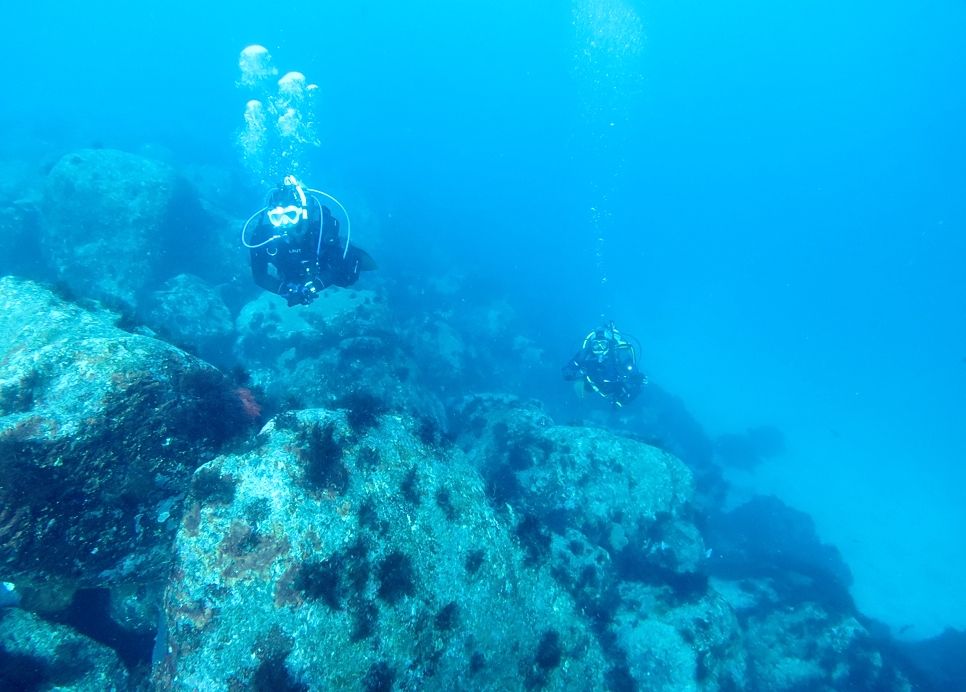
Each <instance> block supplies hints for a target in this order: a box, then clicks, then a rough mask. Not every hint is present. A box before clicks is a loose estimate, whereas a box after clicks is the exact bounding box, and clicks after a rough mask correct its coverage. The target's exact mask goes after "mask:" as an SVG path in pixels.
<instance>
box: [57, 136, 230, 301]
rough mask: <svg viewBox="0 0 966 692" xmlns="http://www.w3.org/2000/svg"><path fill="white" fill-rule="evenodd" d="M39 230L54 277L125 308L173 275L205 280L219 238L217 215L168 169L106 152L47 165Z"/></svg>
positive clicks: (87, 152) (81, 154)
mask: <svg viewBox="0 0 966 692" xmlns="http://www.w3.org/2000/svg"><path fill="white" fill-rule="evenodd" d="M41 232H42V235H41V242H42V246H43V248H44V251H45V253H46V255H47V258H48V261H49V262H50V263H51V264H52V265H53V267H54V270H55V272H56V275H57V276H58V278H60V279H61V280H63V281H65V282H66V283H68V284H69V285H71V286H72V287H73V289H74V290H75V291H77V292H78V293H80V294H83V295H87V296H93V297H96V298H106V297H112V298H114V299H120V300H123V301H125V302H127V303H129V304H132V305H134V304H137V302H138V299H139V298H140V297H141V296H142V294H143V293H144V292H145V291H146V290H150V289H151V288H153V287H156V286H158V285H160V283H162V282H163V281H164V280H166V279H168V278H170V277H172V276H174V275H176V274H181V273H185V272H193V273H196V274H199V275H201V276H204V277H205V278H211V277H210V276H209V275H210V273H211V269H212V267H213V266H214V265H216V264H217V260H218V256H219V255H220V254H221V253H220V250H221V246H220V243H218V242H217V240H218V237H219V236H221V235H225V233H224V219H222V218H221V217H220V216H218V215H216V214H212V213H210V212H209V211H208V210H206V209H205V207H204V206H203V205H202V203H201V201H200V200H199V199H198V195H197V193H196V192H195V190H194V188H193V187H192V186H191V185H190V184H189V183H188V181H187V180H186V179H185V178H184V177H182V176H181V175H180V174H178V173H177V172H175V170H174V169H172V168H170V167H169V166H167V165H165V164H163V163H160V162H157V161H152V160H150V159H145V158H141V157H139V156H135V155H133V154H127V153H124V152H120V151H113V150H110V149H89V150H81V151H77V152H74V153H72V154H68V155H67V156H65V157H64V158H62V159H61V160H60V161H59V162H58V163H57V165H55V166H54V167H53V169H52V170H51V172H50V175H49V176H48V178H47V184H46V189H45V191H44V202H43V224H42V227H41ZM232 235H234V234H232Z"/></svg>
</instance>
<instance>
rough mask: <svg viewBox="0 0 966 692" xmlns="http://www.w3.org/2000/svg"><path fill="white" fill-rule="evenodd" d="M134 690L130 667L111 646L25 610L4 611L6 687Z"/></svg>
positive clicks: (0, 656)
mask: <svg viewBox="0 0 966 692" xmlns="http://www.w3.org/2000/svg"><path fill="white" fill-rule="evenodd" d="M128 689H129V687H128V675H127V671H126V670H125V669H124V666H123V665H122V664H121V661H120V660H119V659H118V657H117V655H116V654H115V653H114V652H113V651H112V650H111V649H109V648H107V647H106V646H104V645H102V644H98V643H96V642H94V641H91V640H90V639H88V638H87V637H85V636H83V635H81V634H78V633H77V632H75V631H74V630H72V629H71V628H70V627H66V626H64V625H57V624H54V623H51V622H47V621H45V620H41V619H40V618H38V617H37V616H36V615H32V614H30V613H27V612H25V611H22V610H17V609H12V610H4V611H0V690H11V691H14V690H17V691H19V690H58V691H62V692H126V690H128Z"/></svg>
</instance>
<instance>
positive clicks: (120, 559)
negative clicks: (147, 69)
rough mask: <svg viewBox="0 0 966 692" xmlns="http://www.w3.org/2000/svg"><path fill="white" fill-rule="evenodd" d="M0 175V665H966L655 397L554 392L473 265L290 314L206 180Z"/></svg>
mask: <svg viewBox="0 0 966 692" xmlns="http://www.w3.org/2000/svg"><path fill="white" fill-rule="evenodd" d="M0 178H2V179H0V243H2V252H0V276H3V277H4V278H2V279H0V306H2V309H0V581H2V582H4V583H5V584H6V585H5V586H4V587H3V588H2V589H0V692H6V691H8V690H38V691H39V690H65V691H66V690H72V691H78V692H79V691H81V690H84V691H87V690H90V691H95V690H96V691H107V690H159V691H168V690H179V691H184V692H188V691H190V690H201V691H205V692H207V691H212V692H214V691H223V692H235V691H238V690H359V691H365V692H377V691H382V690H386V691H388V690H445V691H456V690H494V691H495V690H588V691H590V690H615V691H624V690H641V691H642V692H643V691H652V690H653V691H667V692H670V691H672V690H674V691H681V690H701V691H706V692H715V691H719V690H720V691H722V692H725V691H729V692H730V691H739V690H746V691H752V690H756V691H757V690H761V691H765V690H772V691H776V692H777V691H789V692H791V691H795V692H799V691H805V690H809V691H811V690H815V691H819V690H882V691H886V690H890V691H891V690H912V689H923V690H926V689H961V688H962V687H961V678H960V679H956V678H955V677H954V676H955V675H957V674H958V673H957V672H956V671H955V670H953V669H951V668H950V667H949V666H948V664H947V663H941V662H938V663H937V661H939V660H940V658H941V657H938V656H937V655H936V654H935V652H936V650H937V649H935V648H933V649H928V650H926V649H915V648H914V647H906V648H902V647H901V646H900V645H898V644H897V643H896V642H894V641H893V640H891V639H890V638H889V636H888V633H886V632H884V631H883V628H882V627H880V626H878V625H877V624H876V623H875V622H872V621H870V620H869V619H867V618H865V617H863V616H862V614H861V613H859V612H858V611H857V610H856V608H855V606H854V604H853V602H852V599H851V598H850V596H849V579H850V578H849V572H848V569H847V567H846V566H845V565H844V564H843V563H842V561H841V558H840V556H839V555H838V552H837V551H836V550H835V549H834V548H831V547H829V546H825V545H822V544H821V543H820V542H819V541H818V539H817V538H816V536H815V531H814V527H813V525H812V523H811V520H810V519H809V518H808V517H807V516H805V515H803V514H801V513H800V512H797V511H795V510H793V509H791V508H789V507H787V506H785V505H784V504H782V503H781V502H780V501H778V500H777V499H775V498H769V497H759V498H755V499H754V500H752V501H751V502H748V503H747V504H745V505H743V506H741V507H739V508H737V509H735V510H733V511H730V512H726V511H724V507H723V505H724V498H725V495H726V491H727V488H726V484H725V482H724V481H723V480H722V476H721V472H720V469H719V468H718V467H717V466H716V464H715V456H714V445H713V443H712V442H711V441H710V440H709V439H708V438H707V437H705V436H704V434H703V432H702V431H701V427H700V425H699V424H698V423H697V422H696V421H694V419H693V418H691V416H690V415H689V414H688V413H687V410H686V408H685V407H684V404H683V403H682V402H681V401H680V400H679V399H677V398H676V397H674V396H673V395H671V394H669V393H667V392H665V391H663V390H662V389H661V388H660V387H659V386H657V385H653V384H652V385H649V386H648V388H647V390H646V392H645V394H644V395H642V397H641V398H640V399H639V400H638V401H637V402H635V403H634V404H633V405H632V406H630V407H628V408H627V409H626V410H625V411H624V412H622V413H621V414H620V416H614V415H611V414H605V413H587V414H586V415H585V416H584V417H582V418H581V419H580V420H570V421H567V424H566V425H564V424H561V423H562V421H559V420H558V421H555V420H552V418H551V411H550V408H551V407H548V406H546V405H545V404H542V403H541V401H539V400H537V399H536V398H533V395H534V393H540V395H541V396H546V394H545V393H546V392H549V391H552V388H551V387H549V386H547V385H546V384H545V383H548V382H552V383H553V385H554V386H557V387H558V388H560V387H563V385H561V384H560V382H559V371H558V366H559V365H560V364H559V363H551V362H549V360H548V359H547V357H546V356H545V354H544V353H543V351H542V350H541V349H540V347H539V345H538V343H537V342H536V341H535V340H534V338H533V336H532V335H530V334H528V333H527V330H526V328H525V325H522V324H521V323H520V322H521V321H520V320H519V319H518V318H517V316H516V313H515V312H514V308H513V306H512V305H510V304H508V303H507V302H506V301H504V300H502V299H498V298H494V297H492V296H490V295H488V294H485V293H481V292H478V291H474V290H473V286H474V285H473V282H472V279H471V278H467V277H465V276H461V275H459V274H456V273H452V274H450V275H447V276H437V277H435V278H434V280H432V281H430V280H427V278H426V277H424V276H423V277H419V276H415V275H409V276H406V275H405V273H404V272H400V271H397V272H396V273H395V274H390V273H388V272H382V273H380V272H374V273H371V274H367V275H365V276H364V277H363V279H362V281H361V282H360V283H359V284H358V285H357V287H354V288H352V289H337V288H333V289H328V290H326V291H325V292H324V293H323V294H322V296H321V297H320V298H319V299H318V300H316V301H315V303H314V304H313V305H311V306H309V307H304V308H302V307H300V308H296V309H288V308H287V307H286V306H285V303H284V301H282V300H281V299H280V298H278V297H277V296H272V295H269V294H265V293H261V292H260V291H259V289H257V288H255V287H254V286H253V285H252V283H251V278H250V273H249V268H248V257H247V254H246V252H247V251H245V250H244V249H243V248H241V247H240V244H239V242H238V236H239V232H238V231H239V229H240V228H241V225H242V223H243V221H244V219H239V218H237V216H239V215H240V213H239V210H238V209H237V208H234V207H233V205H237V198H233V192H232V190H233V187H232V186H233V183H232V178H231V176H230V175H229V174H226V173H224V172H220V171H216V170H214V169H191V170H188V169H185V170H181V171H178V170H175V169H173V168H171V167H170V166H167V165H165V164H162V163H158V162H156V161H152V160H148V159H145V158H142V157H138V156H135V155H132V154H128V153H122V152H117V151H111V150H104V149H96V150H83V151H76V152H72V153H69V154H67V155H66V156H63V157H58V158H56V159H52V160H50V161H48V163H47V165H41V163H40V162H36V161H26V162H25V161H5V162H4V163H3V165H2V167H0ZM232 199H235V201H234V202H231V201H230V200H232ZM367 249H370V250H371V251H372V252H373V254H375V255H376V257H377V260H378V249H379V248H378V244H377V245H376V247H370V248H367ZM457 307H458V308H459V309H456V308H457ZM591 326H593V325H591ZM536 383H544V384H540V385H538V384H536ZM586 410H588V411H590V410H591V409H590V408H588V409H586ZM604 410H606V409H605V408H602V411H604ZM732 442H735V441H734V440H732ZM737 442H739V443H740V440H738V441H737ZM739 447H740V444H739ZM951 636H952V635H951ZM947 639H948V638H947ZM946 643H948V641H947V642H946ZM930 656H932V657H933V658H930ZM960 672H962V671H960ZM957 685H960V686H959V687H957Z"/></svg>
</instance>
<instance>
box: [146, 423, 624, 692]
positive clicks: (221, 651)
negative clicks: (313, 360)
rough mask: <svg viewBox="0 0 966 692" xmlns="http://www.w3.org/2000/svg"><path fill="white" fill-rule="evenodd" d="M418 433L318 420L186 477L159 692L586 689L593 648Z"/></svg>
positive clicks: (441, 454)
mask: <svg viewBox="0 0 966 692" xmlns="http://www.w3.org/2000/svg"><path fill="white" fill-rule="evenodd" d="M418 427H419V423H418V421H416V420H414V419H412V418H411V417H408V416H394V415H383V416H381V417H378V418H376V419H372V420H366V421H362V420H358V419H355V418H353V417H352V416H351V415H348V416H347V415H346V414H345V413H343V412H331V411H326V410H321V409H315V410H307V411H300V412H298V413H287V414H283V415H282V416H279V417H277V418H276V419H274V420H273V421H272V422H270V423H269V424H268V425H267V426H266V428H265V429H264V430H263V431H262V433H261V434H260V435H259V437H258V443H259V446H258V447H257V449H253V450H252V451H251V452H248V453H245V454H240V455H229V456H223V457H219V458H217V459H215V460H213V461H211V462H209V463H208V464H206V465H205V466H203V467H201V468H200V469H199V470H198V471H197V472H196V473H195V476H194V480H193V485H192V492H191V496H190V499H189V502H190V510H189V511H188V512H187V514H186V516H185V519H184V522H183V524H182V527H181V530H180V532H179V535H178V542H177V552H178V557H177V565H176V567H175V569H174V572H173V576H172V580H171V583H170V586H169V588H168V591H167V596H166V613H167V617H166V637H167V646H166V655H165V658H164V661H163V662H162V663H161V665H160V666H158V667H157V668H156V669H155V683H156V684H157V686H158V689H160V690H185V691H187V690H196V689H210V690H230V689H288V690H307V689H318V690H329V689H353V690H389V689H420V690H455V689H461V690H494V691H495V690H521V691H522V690H532V689H545V690H588V691H589V690H598V689H603V688H604V676H605V671H606V669H607V666H606V664H605V659H604V656H603V653H602V650H601V647H600V645H599V644H598V642H597V640H596V637H595V636H594V634H593V632H592V631H591V629H590V627H589V626H588V624H587V623H586V622H585V621H584V620H583V619H582V618H581V617H580V616H579V615H578V613H577V611H576V609H575V606H574V603H573V600H572V599H571V598H570V596H569V595H568V594H567V592H566V591H565V590H564V589H563V588H562V587H561V586H560V585H559V584H558V583H556V582H555V580H554V579H553V577H552V576H551V575H550V572H549V570H548V569H547V568H546V566H543V565H536V564H533V563H532V562H531V561H530V560H529V557H528V553H527V550H526V549H525V547H524V546H523V545H522V541H521V540H520V538H519V537H518V536H515V535H514V534H513V533H512V532H511V531H510V530H508V527H507V524H505V523H502V522H501V521H500V520H499V519H498V518H497V516H496V515H495V513H494V512H493V510H492V509H491V507H490V505H489V503H488V502H487V498H486V494H485V491H484V484H483V482H482V479H481V478H480V477H479V475H478V474H477V473H476V472H475V471H474V470H473V469H472V468H471V467H470V466H469V464H468V463H467V462H466V460H465V458H464V457H463V455H462V454H461V453H459V451H458V450H455V449H440V448H437V447H434V446H432V445H427V444H425V443H424V442H422V441H421V440H420V439H419V436H418V434H417V430H418Z"/></svg>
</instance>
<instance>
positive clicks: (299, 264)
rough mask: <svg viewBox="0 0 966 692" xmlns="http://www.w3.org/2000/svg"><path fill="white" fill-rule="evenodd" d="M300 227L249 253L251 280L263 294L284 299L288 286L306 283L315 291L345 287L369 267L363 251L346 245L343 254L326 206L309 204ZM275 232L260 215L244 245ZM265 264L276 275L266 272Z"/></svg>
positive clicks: (261, 240)
mask: <svg viewBox="0 0 966 692" xmlns="http://www.w3.org/2000/svg"><path fill="white" fill-rule="evenodd" d="M303 225H304V226H305V227H304V228H298V229H297V230H295V231H294V232H293V233H292V234H291V235H283V236H282V237H281V238H277V239H275V240H273V241H271V242H269V243H266V244H265V245H262V246H261V247H258V248H253V249H252V250H251V261H252V278H253V279H254V280H255V283H256V284H258V285H259V286H261V287H262V288H264V289H265V290H266V291H269V292H271V293H277V294H278V295H281V296H287V295H288V294H289V293H290V290H291V287H292V286H303V285H305V284H306V283H307V282H310V281H311V282H312V283H313V284H314V286H315V287H316V288H317V289H318V290H321V289H323V288H326V287H328V286H332V285H335V286H342V287H348V286H351V285H352V284H354V283H355V282H356V281H358V280H359V272H361V271H364V270H366V269H371V268H373V267H371V266H368V264H369V263H371V262H372V260H371V259H370V258H369V256H368V255H367V254H366V253H365V252H364V251H363V250H360V249H359V248H357V247H355V246H353V245H349V247H348V252H346V248H345V245H344V244H343V241H342V239H340V238H339V220H338V219H336V218H335V217H334V216H332V214H331V213H330V212H329V209H328V208H327V207H325V206H322V205H319V204H314V203H311V202H310V204H309V214H308V218H307V219H304V220H302V221H300V222H299V226H303ZM277 232H278V231H277V230H276V229H275V227H274V226H272V224H271V223H269V221H268V214H267V212H263V213H262V215H261V217H260V218H259V220H258V225H257V226H256V227H255V230H254V231H253V232H252V235H251V238H250V239H249V241H248V242H249V244H250V245H259V244H260V243H263V242H265V241H266V240H268V239H269V238H271V237H272V236H273V235H276V233H277ZM269 264H271V265H272V266H273V267H274V268H275V274H276V276H272V275H271V274H270V273H269V272H268V265H269Z"/></svg>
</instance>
